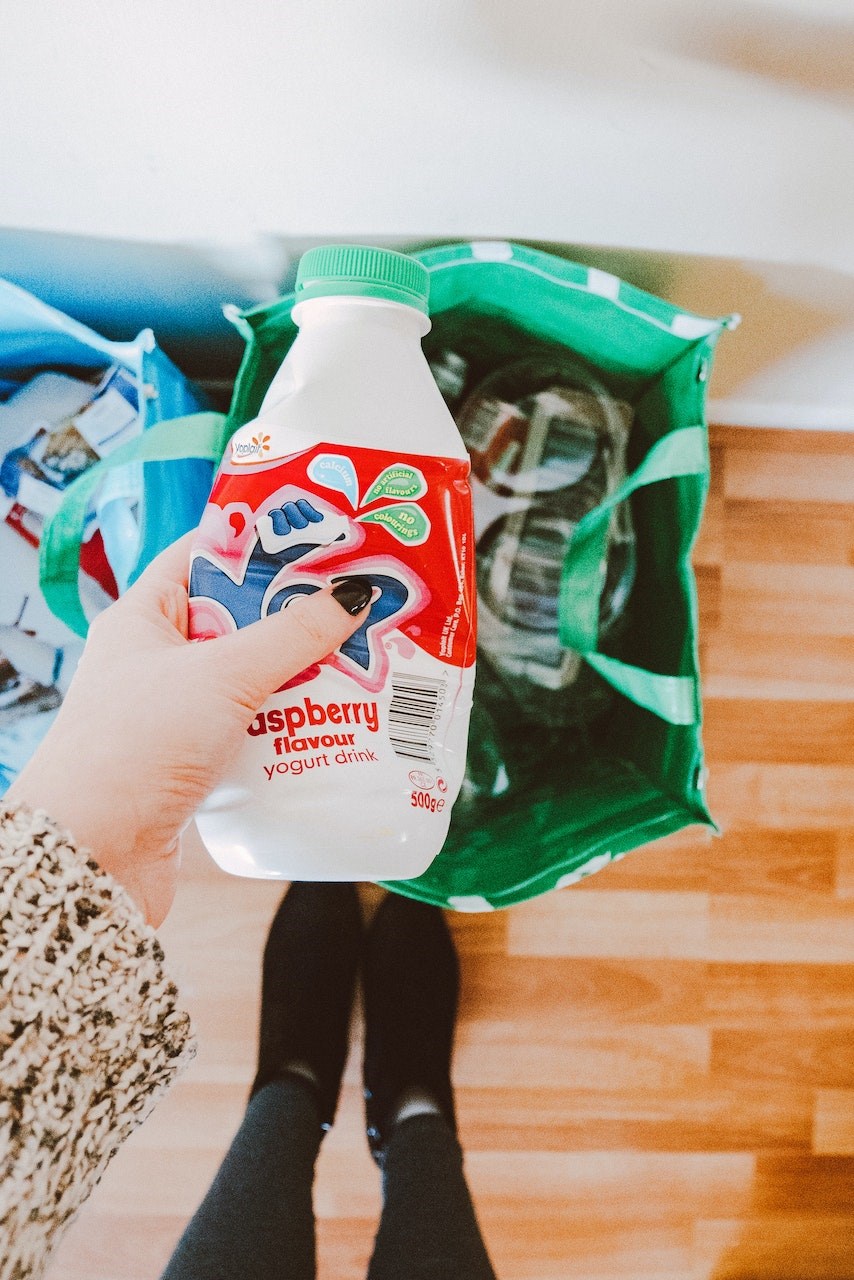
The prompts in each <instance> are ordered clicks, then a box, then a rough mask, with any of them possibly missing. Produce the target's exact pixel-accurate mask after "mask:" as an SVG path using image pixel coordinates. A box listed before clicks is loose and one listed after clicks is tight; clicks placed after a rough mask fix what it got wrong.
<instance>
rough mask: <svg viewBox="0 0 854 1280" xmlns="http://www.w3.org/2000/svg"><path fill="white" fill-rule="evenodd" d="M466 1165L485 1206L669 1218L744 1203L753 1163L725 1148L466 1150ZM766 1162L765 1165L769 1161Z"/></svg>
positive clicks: (637, 1219)
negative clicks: (496, 1153)
mask: <svg viewBox="0 0 854 1280" xmlns="http://www.w3.org/2000/svg"><path fill="white" fill-rule="evenodd" d="M466 1167H467V1169H468V1174H469V1178H470V1181H471V1184H472V1188H473V1191H474V1192H475V1195H476V1196H477V1195H481V1196H483V1197H485V1198H487V1199H488V1200H489V1201H490V1203H491V1207H492V1210H493V1211H494V1210H496V1209H503V1208H504V1207H512V1206H513V1205H514V1204H517V1205H518V1203H519V1190H520V1188H524V1189H525V1198H526V1200H527V1201H528V1202H529V1206H528V1207H529V1209H530V1211H531V1212H532V1213H533V1214H534V1215H536V1213H537V1211H538V1209H540V1208H541V1209H542V1210H544V1211H546V1212H548V1211H549V1210H553V1209H554V1207H559V1211H560V1215H561V1218H562V1219H563V1220H564V1221H565V1222H570V1221H571V1222H576V1223H577V1222H588V1223H589V1222H599V1223H610V1222H619V1223H622V1224H624V1225H627V1224H638V1223H654V1222H663V1223H673V1222H678V1221H680V1220H681V1221H683V1222H684V1221H686V1220H687V1221H690V1220H691V1219H692V1218H693V1217H695V1216H696V1217H715V1216H718V1214H720V1216H722V1217H723V1216H726V1214H727V1213H732V1212H734V1211H736V1208H735V1207H736V1206H738V1207H739V1208H741V1209H744V1208H746V1207H747V1205H748V1203H750V1198H751V1193H752V1186H753V1181H754V1175H755V1168H756V1161H755V1159H754V1157H753V1156H751V1155H747V1154H744V1153H741V1152H733V1153H723V1154H721V1153H714V1152H713V1153H708V1154H706V1153H703V1154H695V1153H687V1154H685V1153H682V1154H670V1153H660V1152H637V1151H620V1152H614V1151H575V1152H569V1153H564V1152H552V1151H546V1152H540V1151H538V1152H527V1151H526V1152H518V1151H503V1152H502V1153H501V1159H500V1160H495V1159H492V1158H491V1155H490V1154H489V1153H486V1152H481V1151H472V1152H469V1154H468V1156H467V1158H466ZM769 1167H771V1166H769Z"/></svg>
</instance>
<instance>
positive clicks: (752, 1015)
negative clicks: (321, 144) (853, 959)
mask: <svg viewBox="0 0 854 1280" xmlns="http://www.w3.org/2000/svg"><path fill="white" fill-rule="evenodd" d="M853 995H854V993H852V975H851V966H850V961H849V962H848V963H843V964H821V963H815V962H807V963H805V964H789V963H785V962H779V961H778V962H773V961H772V962H768V963H759V964H754V963H745V962H743V961H741V962H735V961H723V962H721V963H719V964H709V965H707V966H706V995H705V1016H706V1020H707V1024H708V1025H709V1026H712V1027H729V1028H739V1027H740V1028H743V1029H745V1030H752V1031H757V1032H758V1031H761V1030H765V1029H768V1030H773V1029H775V1028H780V1027H785V1028H791V1030H792V1034H793V1035H796V1034H799V1032H800V1030H801V1029H802V1028H805V1027H806V1028H812V1029H814V1030H827V1031H840V1032H845V1031H847V1030H848V1029H850V1027H851V1023H852V1016H851V1005H852V996H853Z"/></svg>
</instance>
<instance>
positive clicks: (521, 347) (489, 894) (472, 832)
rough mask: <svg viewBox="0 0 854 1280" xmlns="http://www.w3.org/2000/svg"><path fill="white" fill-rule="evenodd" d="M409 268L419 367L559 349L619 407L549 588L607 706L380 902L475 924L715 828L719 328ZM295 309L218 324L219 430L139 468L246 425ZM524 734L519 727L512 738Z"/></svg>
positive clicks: (525, 253) (539, 283) (565, 294)
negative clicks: (704, 625)
mask: <svg viewBox="0 0 854 1280" xmlns="http://www.w3.org/2000/svg"><path fill="white" fill-rule="evenodd" d="M415 256H416V257H418V258H419V259H420V261H421V262H423V263H424V265H425V266H426V267H427V269H428V271H429V272H430V315H431V320H432V324H433V328H432V331H431V333H430V334H429V335H428V337H427V338H426V339H425V343H424V345H425V350H426V352H427V354H428V356H429V355H430V354H431V352H432V353H434V354H435V353H437V352H440V351H442V350H443V349H453V350H460V349H462V350H464V351H465V353H466V355H467V357H468V358H469V359H471V360H473V361H474V362H475V363H477V362H478V361H480V362H481V364H482V366H483V368H484V369H488V368H491V367H496V366H500V365H501V363H502V362H506V361H508V360H510V359H517V358H518V357H520V356H522V355H528V354H531V353H535V352H537V351H549V352H552V353H553V352H554V351H556V350H560V349H562V350H568V351H570V352H572V353H573V356H574V357H578V358H579V359H580V360H582V361H584V362H585V364H586V365H587V366H589V367H591V368H593V369H595V370H596V371H597V376H598V377H599V378H600V379H601V380H602V382H603V384H605V385H607V387H608V389H609V391H611V392H612V393H614V394H615V395H619V397H620V398H621V399H622V400H624V401H627V402H628V403H629V404H631V405H632V407H633V409H634V424H633V427H632V432H631V437H630V441H629V462H630V472H629V474H628V475H627V478H626V480H625V481H624V483H623V484H622V485H621V486H620V487H619V489H618V490H617V491H616V492H615V493H612V494H610V495H609V496H608V498H607V499H606V500H605V501H604V502H603V503H602V504H601V506H600V507H598V508H596V509H594V510H593V511H591V512H589V513H588V515H586V516H585V517H584V518H583V519H582V520H581V522H580V523H579V524H578V525H577V527H576V528H575V532H574V534H573V536H572V540H571V542H570V545H569V547H568V550H567V553H566V557H565V561H564V565H563V572H562V577H561V584H560V603H559V616H560V630H561V640H562V642H563V643H564V644H565V645H566V646H567V647H568V648H572V649H574V650H576V651H577V652H579V653H581V654H583V655H584V659H585V661H586V662H587V664H588V665H589V666H590V668H592V669H593V670H594V671H595V672H596V673H597V674H598V676H599V677H600V678H601V679H603V680H604V681H606V682H607V683H608V685H610V686H611V687H612V688H613V689H614V690H616V691H617V694H618V696H616V697H615V698H614V700H613V705H612V707H611V709H610V711H609V712H608V713H607V714H606V715H604V716H603V717H602V718H601V720H598V721H596V722H595V723H594V724H593V725H592V726H591V727H590V728H589V731H588V732H587V733H586V734H585V735H584V737H583V738H582V739H579V738H577V737H573V738H572V739H571V740H570V737H569V736H568V735H567V736H566V737H565V739H563V740H562V739H561V735H560V734H559V733H550V734H549V735H547V736H546V737H544V738H543V739H542V751H541V756H542V759H541V764H540V765H539V767H538V768H537V770H536V773H535V775H534V776H533V777H532V779H531V781H530V784H529V785H527V786H526V787H525V788H524V789H523V790H518V789H517V790H516V791H512V792H510V793H508V794H507V795H506V796H504V797H499V798H497V799H496V800H495V802H494V804H492V805H491V806H490V808H489V810H488V811H487V812H486V813H484V812H483V810H479V811H478V812H477V813H476V815H475V816H474V818H473V817H472V815H471V814H467V813H465V812H463V811H462V810H460V811H459V812H458V811H457V810H455V813H454V818H453V820H452V824H451V830H450V834H449V837H448V840H447V842H446V844H445V847H444V849H443V850H442V852H441V853H440V854H439V856H438V857H437V858H436V859H435V861H434V862H433V864H432V865H431V866H430V868H429V869H428V870H427V871H426V872H425V873H424V874H423V875H422V876H420V877H418V878H417V879H415V880H408V881H399V882H395V883H394V884H391V885H389V886H388V887H389V888H393V889H394V890H396V891H397V892H400V893H403V894H406V895H408V896H410V897H413V898H418V899H421V900H422V901H425V902H431V903H436V904H438V905H441V906H447V907H450V908H453V909H457V910H464V911H465V910H468V911H480V910H491V909H494V908H497V907H504V906H509V905H511V904H512V903H515V902H521V901H524V900H526V899H528V898H531V897H534V896H536V895H537V894H540V893H545V892H547V891H548V890H550V889H554V888H560V887H562V886H564V885H568V884H572V883H574V882H576V881H577V880H580V879H581V878H582V877H583V876H586V875H589V874H591V873H592V872H594V871H597V870H599V869H600V868H602V867H604V866H606V865H607V864H608V863H609V862H610V861H612V860H613V859H616V858H618V857H622V856H623V854H625V853H626V852H627V851H629V850H630V849H634V848H636V847H637V846H639V845H641V844H644V843H646V842H647V841H650V840H653V839H657V838H658V837H660V836H664V835H667V834H669V833H672V832H674V831H678V830H680V829H681V828H683V827H685V826H687V825H689V824H691V823H702V824H706V825H710V826H714V823H713V820H712V818H711V816H710V814H709V812H708V809H707V807H706V802H705V797H704V785H705V768H704V762H703V750H702V743H701V737H700V718H701V701H700V688H699V669H698V653H697V598H696V589H695V583H694V577H693V572H692V569H691V564H690V555H691V548H692V546H693V543H694V540H695V537H696V534H697V531H698V528H699V524H700V519H701V516H702V510H703V503H704V500H705V495H706V490H707V486H708V444H707V433H706V424H705V395H706V386H707V380H708V377H709V372H710V368H711V361H712V357H713V353H714V348H715V344H716V342H717V340H718V338H719V337H720V334H721V333H722V331H723V330H724V329H725V328H727V327H728V326H729V325H730V324H731V323H732V322H731V321H730V320H729V319H726V318H725V319H705V318H703V317H700V316H696V315H692V314H690V313H687V312H684V311H682V310H680V309H678V308H676V307H673V306H672V305H670V304H669V303H667V302H665V301H663V300H661V299H659V298H656V297H654V296H652V295H650V294H648V293H644V292H643V291H642V290H640V289H637V288H634V287H633V286H632V285H629V284H626V283H625V282H623V281H621V280H619V279H617V278H616V277H615V276H613V275H610V274H608V273H606V272H603V271H600V270H597V269H595V268H588V267H585V266H580V265H578V264H577V263H573V262H568V261H565V260H563V259H559V258H556V257H553V256H552V255H549V254H545V253H542V252H539V251H537V250H533V249H529V248H526V247H523V246H520V245H515V244H509V243H507V242H499V243H494V242H490V243H473V244H469V243H464V244H454V245H444V246H441V247H439V248H433V249H428V250H425V251H423V252H421V253H418V254H416V255H415ZM293 304H294V299H293V295H288V296H286V297H284V298H281V299H279V300H278V301H276V302H273V303H270V304H266V305H263V306H259V307H255V308H252V309H251V310H248V311H238V310H236V309H233V310H230V311H229V312H227V314H228V315H229V318H230V319H231V320H232V321H233V323H234V324H235V325H236V326H237V328H238V329H239V331H240V332H241V333H242V335H243V336H244V338H245V340H246V352H245V354H244V358H243V362H242V364H241V368H240V371H239V374H238V378H237V382H236V384H235V388H234V395H233V399H232V404H231V408H230V411H229V414H228V416H227V418H226V419H222V418H221V417H219V418H218V417H217V415H213V414H208V415H203V416H202V415H197V416H195V417H191V418H188V419H183V420H180V421H175V422H172V423H164V424H160V425H159V426H157V427H154V428H152V429H151V430H150V431H149V432H147V433H146V438H145V443H146V449H147V455H146V456H147V457H148V458H154V457H156V458H157V459H158V460H165V459H167V458H169V457H172V458H186V457H197V456H211V455H212V454H215V453H216V451H217V450H220V449H221V448H222V447H223V446H224V442H225V440H227V438H228V436H229V435H230V433H231V432H232V431H234V430H236V429H237V427H239V426H241V425H243V424H244V423H245V422H248V421H249V420H250V419H252V418H253V417H255V416H256V415H257V413H258V410H259V408H260V405H261V401H262V399H263V397H264V394H265V393H266V391H267V388H268V387H269V385H270V383H271V381H272V379H273V377H274V375H275V374H276V372H277V370H278V368H279V366H280V364H281V362H282V360H283V359H284V357H285V355H286V353H287V351H288V348H289V347H290V345H291V343H292V342H293V340H294V338H295V336H296V333H297V329H296V326H295V325H294V323H293V320H292V319H291V310H292V307H293ZM202 437H204V439H202ZM624 500H628V501H630V503H631V510H632V519H633V523H634V529H635V536H636V557H637V566H636V577H635V582H634V586H633V589H632V596H631V602H630V604H631V607H630V625H629V628H628V630H627V632H626V633H625V634H623V635H622V637H621V641H620V651H619V657H617V656H615V655H614V654H613V653H608V652H605V651H603V650H604V649H606V648H607V646H606V645H601V646H600V644H599V638H598V635H597V629H598V618H599V596H600V591H601V587H602V581H601V568H602V563H603V548H604V546H605V542H606V539H607V536H608V528H609V523H610V519H611V512H612V510H613V508H614V507H615V506H616V504H617V503H619V502H621V501H624ZM477 701H478V691H477V687H476V688H475V704H476V705H477ZM473 723H475V722H474V721H473ZM525 733H527V734H531V733H532V730H531V728H530V727H524V726H520V734H525ZM476 746H477V744H476V743H474V742H470V749H472V748H474V749H476ZM534 746H535V749H536V742H535V744H534ZM458 809H459V806H458Z"/></svg>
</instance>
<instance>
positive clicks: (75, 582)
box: [39, 413, 229, 636]
mask: <svg viewBox="0 0 854 1280" xmlns="http://www.w3.org/2000/svg"><path fill="white" fill-rule="evenodd" d="M226 422H227V419H226V417H225V415H224V414H222V413H193V414H190V415H189V416H188V417H186V418H171V419H168V420H167V421H165V422H158V423H156V424H155V425H154V426H153V427H150V428H149V429H148V430H147V431H144V432H143V434H142V435H141V436H137V438H136V439H135V440H129V441H128V443H127V444H125V445H122V446H120V448H118V449H116V450H115V451H114V452H113V453H111V454H110V455H109V457H107V458H103V459H102V460H101V461H100V462H98V463H96V464H95V466H93V467H90V468H89V470H88V471H84V473H83V475H82V476H80V477H79V478H78V479H77V480H75V481H74V483H73V484H71V485H69V487H68V489H67V490H66V491H65V494H64V496H63V499H62V502H61V503H60V506H59V508H58V510H57V511H56V513H55V514H54V515H53V516H52V517H51V518H50V519H49V520H48V521H47V523H46V524H45V527H44V530H43V531H42V537H41V550H40V560H39V581H40V584H41V589H42V592H43V593H44V597H45V599H46V601H47V603H48V605H49V606H50V608H51V610H52V611H53V612H54V613H55V614H56V616H57V617H58V618H61V619H62V621H63V622H64V623H65V624H66V625H67V626H69V627H70V628H71V630H72V631H75V632H76V633H77V635H79V636H85V635H86V632H87V631H88V629H89V622H88V620H87V618H86V614H85V613H84V612H83V605H82V602H81V600H80V586H79V573H80V549H81V547H82V545H83V531H84V527H85V524H86V516H87V513H88V510H89V505H90V502H91V500H92V498H93V496H94V494H95V492H96V490H97V488H98V485H99V484H100V482H101V480H102V479H103V478H104V475H105V474H106V472H107V471H112V470H114V469H115V468H116V467H122V466H127V464H128V463H131V462H173V461H176V460H179V459H186V458H198V459H200V460H202V461H207V462H213V463H218V462H219V460H220V458H221V457H222V452H223V449H224V448H225V444H226V441H227V439H228V435H229V432H228V430H227V428H226Z"/></svg>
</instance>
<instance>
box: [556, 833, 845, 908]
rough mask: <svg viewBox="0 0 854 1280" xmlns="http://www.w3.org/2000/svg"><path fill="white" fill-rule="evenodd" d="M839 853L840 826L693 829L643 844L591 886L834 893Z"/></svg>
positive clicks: (585, 886) (582, 889)
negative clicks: (830, 828) (718, 832)
mask: <svg viewBox="0 0 854 1280" xmlns="http://www.w3.org/2000/svg"><path fill="white" fill-rule="evenodd" d="M838 859H839V853H838V843H837V834H836V832H835V831H810V830H807V831H797V830H782V831H773V830H770V831H769V830H766V829H764V828H761V827H746V828H745V827H730V828H729V829H728V830H727V831H725V832H724V834H723V835H722V836H716V835H715V834H714V833H713V832H711V831H708V830H705V829H703V828H691V829H690V830H689V831H687V832H680V833H679V834H678V835H676V836H670V837H668V838H667V839H665V840H660V841H657V842H656V843H655V844H651V845H647V846H646V847H645V848H643V849H638V850H636V851H635V852H634V853H632V854H630V855H629V856H627V857H625V858H621V859H620V861H619V862H615V863H612V864H611V866H609V867H606V868H605V870H604V871H603V872H602V873H601V875H599V876H596V877H591V878H590V879H589V880H587V881H585V882H584V884H583V885H579V887H578V888H579V892H584V893H587V892H589V891H590V890H591V889H595V888H596V887H597V886H598V887H599V888H608V889H621V890H623V889H643V890H647V891H664V892H666V891H668V890H670V891H676V892H685V891H688V892H691V891H693V892H700V893H708V892H712V891H714V890H715V889H721V890H725V891H726V892H727V893H753V894H762V893H769V894H773V895H775V896H777V895H780V894H782V895H798V896H800V895H802V894H804V893H830V892H833V888H834V884H835V882H836V876H837V875H838V866H839V862H838Z"/></svg>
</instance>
